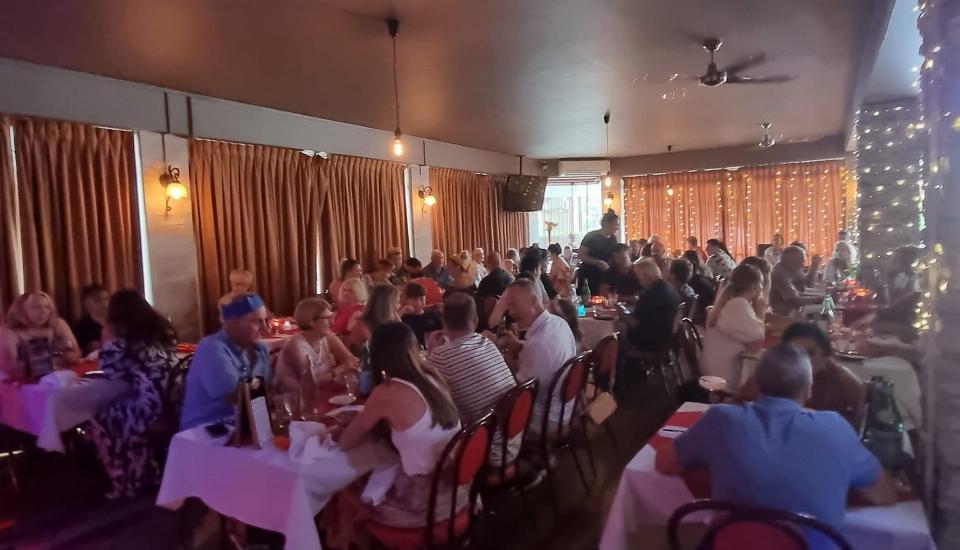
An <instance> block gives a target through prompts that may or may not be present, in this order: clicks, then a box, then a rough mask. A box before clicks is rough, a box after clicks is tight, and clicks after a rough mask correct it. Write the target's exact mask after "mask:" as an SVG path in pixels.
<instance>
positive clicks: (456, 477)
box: [366, 413, 494, 550]
mask: <svg viewBox="0 0 960 550" xmlns="http://www.w3.org/2000/svg"><path fill="white" fill-rule="evenodd" d="M493 427H494V419H493V413H487V414H486V415H485V416H484V417H483V418H481V419H479V420H477V421H476V422H474V423H473V424H471V425H469V426H467V427H465V428H463V429H462V430H460V432H458V433H457V435H455V436H454V437H453V439H451V440H450V442H449V443H448V444H447V446H446V447H444V449H443V452H442V453H441V454H440V459H439V460H438V461H437V467H436V469H435V470H434V472H433V476H432V482H431V485H430V497H429V499H430V500H429V503H428V506H427V518H426V520H427V521H426V524H425V525H426V526H425V527H394V526H391V525H386V524H383V523H378V522H376V521H368V522H367V523H366V527H367V531H368V532H369V533H370V536H371V537H373V539H374V540H375V541H376V542H377V543H379V544H380V545H381V546H383V547H385V548H398V549H400V550H413V549H414V548H435V547H437V546H446V545H457V546H458V547H459V546H460V545H465V543H466V542H468V539H469V536H470V531H471V527H472V526H473V523H474V520H475V519H476V515H477V507H476V502H477V494H478V491H479V483H478V480H479V478H480V475H481V474H482V473H483V472H484V469H485V468H486V460H487V455H488V454H489V450H490V440H491V434H492V433H493ZM441 485H445V486H446V487H448V488H449V489H450V490H449V494H440V493H441V491H440V488H441ZM461 491H467V494H468V496H469V501H468V503H467V505H466V506H464V507H463V508H462V509H460V510H458V509H457V506H456V504H457V495H458V494H459V493H460V492H461ZM444 493H446V491H444Z"/></svg>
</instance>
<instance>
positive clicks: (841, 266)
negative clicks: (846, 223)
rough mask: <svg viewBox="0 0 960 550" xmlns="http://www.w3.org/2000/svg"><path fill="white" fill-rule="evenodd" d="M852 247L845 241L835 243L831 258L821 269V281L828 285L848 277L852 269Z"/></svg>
mask: <svg viewBox="0 0 960 550" xmlns="http://www.w3.org/2000/svg"><path fill="white" fill-rule="evenodd" d="M853 254H854V252H853V246H851V245H850V243H848V242H846V241H837V244H835V245H834V246H833V256H831V257H830V260H829V261H827V265H826V266H824V268H823V280H824V282H825V283H827V284H828V285H830V284H836V283H839V282H840V281H842V280H844V279H846V278H847V277H849V276H850V273H851V270H852V269H853Z"/></svg>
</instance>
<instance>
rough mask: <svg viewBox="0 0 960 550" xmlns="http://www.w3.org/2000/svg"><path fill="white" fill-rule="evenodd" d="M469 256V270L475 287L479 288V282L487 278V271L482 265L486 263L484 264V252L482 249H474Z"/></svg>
mask: <svg viewBox="0 0 960 550" xmlns="http://www.w3.org/2000/svg"><path fill="white" fill-rule="evenodd" d="M471 256H472V257H473V265H472V266H470V268H471V269H472V270H473V276H474V278H475V280H476V284H477V286H479V285H480V281H481V280H483V278H484V277H486V276H487V269H486V268H485V267H484V265H486V262H484V260H485V259H486V252H484V251H483V249H482V248H474V249H473V253H472V254H471Z"/></svg>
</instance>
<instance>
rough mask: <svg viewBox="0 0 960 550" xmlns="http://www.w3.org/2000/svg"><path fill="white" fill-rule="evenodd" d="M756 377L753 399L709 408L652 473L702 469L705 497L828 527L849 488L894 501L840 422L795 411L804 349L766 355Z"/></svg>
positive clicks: (803, 383) (802, 387)
mask: <svg viewBox="0 0 960 550" xmlns="http://www.w3.org/2000/svg"><path fill="white" fill-rule="evenodd" d="M756 380H757V383H758V385H759V388H760V393H761V396H760V398H759V399H757V400H756V401H755V402H753V403H748V404H746V405H743V406H739V405H714V406H712V407H710V409H709V410H707V412H706V413H705V414H704V415H703V417H702V418H701V419H700V420H699V421H698V422H697V423H696V424H694V425H693V427H691V428H690V429H689V430H688V431H687V432H686V433H684V434H683V435H682V436H680V437H678V438H677V439H675V440H674V441H673V445H672V446H670V447H667V448H666V449H665V450H664V451H663V452H660V453H658V455H657V462H656V466H657V470H658V471H660V472H661V473H665V474H676V473H679V472H680V471H682V470H683V469H686V468H698V467H706V468H707V469H708V470H709V471H710V481H711V484H712V495H711V496H712V498H715V499H719V500H728V501H734V502H741V503H744V504H749V505H754V506H763V507H770V508H779V509H783V510H789V511H792V512H799V513H803V514H809V515H811V516H813V517H815V518H817V519H819V520H821V521H823V522H825V523H827V524H829V525H830V526H832V527H835V528H839V527H840V525H841V524H842V522H843V515H844V511H845V510H846V503H847V492H848V490H849V489H851V488H853V489H863V490H864V491H863V496H864V498H865V499H866V500H868V501H869V502H870V503H871V504H885V503H890V502H894V501H895V500H896V494H895V492H894V491H893V487H892V484H891V483H890V482H889V479H888V478H887V477H886V475H885V474H884V472H883V470H882V469H881V468H880V463H879V462H878V461H877V459H876V458H875V457H874V456H873V455H872V454H870V452H869V451H868V450H867V449H866V448H864V447H863V445H861V444H860V440H859V439H858V438H857V434H856V433H855V432H854V431H853V428H851V427H850V424H849V423H848V422H847V421H846V420H844V419H843V417H841V416H840V415H839V414H837V413H835V412H832V411H830V412H825V411H808V410H804V409H802V408H801V406H800V404H801V403H804V402H805V401H806V400H807V398H808V397H809V395H810V388H811V387H812V384H813V371H812V368H811V365H810V359H809V357H808V356H807V354H806V352H804V351H803V350H802V349H800V348H798V347H794V346H791V345H780V346H777V347H775V348H772V349H770V350H768V351H767V352H766V353H764V354H763V356H762V357H761V358H760V361H759V362H758V364H757V368H756ZM868 488H869V489H868ZM822 542H823V541H820V540H815V539H814V538H813V537H811V540H810V543H811V545H813V546H815V547H821V546H822ZM827 547H829V546H827Z"/></svg>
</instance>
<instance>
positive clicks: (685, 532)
mask: <svg viewBox="0 0 960 550" xmlns="http://www.w3.org/2000/svg"><path fill="white" fill-rule="evenodd" d="M709 407H710V405H706V404H702V403H690V402H688V403H684V404H682V405H681V406H680V408H679V409H677V411H676V412H675V413H674V414H673V415H672V416H671V417H670V418H669V419H668V420H667V421H666V422H665V423H664V425H665V426H680V427H682V428H681V429H683V428H688V427H689V426H692V425H693V423H695V422H696V421H697V420H698V419H699V418H700V417H701V416H702V415H703V413H704V412H705V411H706V410H707V409H708V408H709ZM668 442H669V440H666V439H665V438H663V437H662V436H660V435H658V434H655V435H654V436H653V437H652V438H651V439H650V441H648V443H647V444H646V445H644V447H643V448H641V449H640V451H639V452H638V453H637V454H636V455H635V456H634V457H633V458H632V459H631V460H630V462H629V463H628V464H627V466H626V468H625V469H624V471H623V474H622V475H621V477H620V483H619V486H618V487H617V491H616V494H615V496H614V499H613V502H612V504H611V506H610V511H609V513H608V514H607V519H606V522H605V525H604V528H603V534H602V536H601V539H600V545H599V548H600V550H628V549H632V548H645V549H651V550H656V549H661V548H664V549H665V548H668V544H667V538H666V525H667V522H668V520H669V518H670V515H671V514H672V513H673V511H674V510H676V509H677V508H678V507H680V506H682V505H683V504H686V503H688V502H692V501H694V500H696V499H697V498H698V497H699V498H704V497H708V496H709V473H707V472H706V471H704V470H700V471H694V472H688V473H685V475H684V476H674V475H664V474H661V473H659V472H658V471H657V470H656V468H655V466H654V462H655V459H656V453H657V452H656V449H655V448H656V447H659V446H662V445H663V444H666V443H668ZM704 491H706V493H707V494H701V493H703V492H704ZM695 492H696V493H697V494H696V495H695ZM710 520H711V517H710V516H709V515H708V514H698V515H691V516H688V518H687V519H685V521H684V522H682V523H681V526H680V532H679V534H680V538H681V540H682V541H691V540H692V541H696V540H697V537H698V536H700V535H702V534H703V533H704V532H705V528H706V526H707V524H708V523H709V522H710ZM840 531H841V533H842V534H843V535H844V537H845V538H846V539H847V540H848V541H849V542H850V544H851V545H852V547H853V548H854V549H855V550H935V548H936V545H935V544H934V542H933V538H932V536H931V533H930V526H929V524H928V523H927V516H926V514H925V512H924V508H923V504H922V503H921V501H920V500H919V499H914V498H912V497H910V498H907V499H901V500H900V501H899V502H897V503H895V504H892V505H888V506H863V507H848V509H847V513H846V516H845V517H844V522H843V525H842V526H841V529H840Z"/></svg>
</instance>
